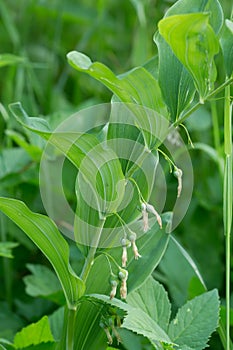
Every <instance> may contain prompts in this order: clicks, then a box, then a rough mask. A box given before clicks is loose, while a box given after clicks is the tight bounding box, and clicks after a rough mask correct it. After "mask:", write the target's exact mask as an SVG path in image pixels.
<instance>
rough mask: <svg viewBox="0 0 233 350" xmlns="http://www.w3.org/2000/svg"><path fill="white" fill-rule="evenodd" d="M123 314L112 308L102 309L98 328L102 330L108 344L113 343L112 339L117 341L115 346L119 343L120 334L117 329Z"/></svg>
mask: <svg viewBox="0 0 233 350" xmlns="http://www.w3.org/2000/svg"><path fill="white" fill-rule="evenodd" d="M124 315H125V314H124V312H122V310H117V309H115V308H114V307H107V308H106V307H104V309H103V313H102V315H101V318H100V323H99V325H100V327H101V328H102V329H103V330H104V332H105V334H106V336H107V339H108V344H110V345H111V344H112V343H113V338H114V337H115V338H116V340H117V344H118V345H119V343H121V337H120V334H119V333H118V331H117V328H120V327H121V325H122V322H123V318H124Z"/></svg>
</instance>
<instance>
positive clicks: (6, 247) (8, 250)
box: [0, 242, 19, 258]
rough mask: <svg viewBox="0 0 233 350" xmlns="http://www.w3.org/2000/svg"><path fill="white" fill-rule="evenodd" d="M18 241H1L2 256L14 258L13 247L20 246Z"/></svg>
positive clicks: (0, 254)
mask: <svg viewBox="0 0 233 350" xmlns="http://www.w3.org/2000/svg"><path fill="white" fill-rule="evenodd" d="M18 245H19V244H18V243H16V242H0V256H4V257H5V258H13V257H14V256H13V254H12V249H13V248H15V247H18Z"/></svg>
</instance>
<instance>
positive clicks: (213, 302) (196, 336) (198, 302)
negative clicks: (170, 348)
mask: <svg viewBox="0 0 233 350" xmlns="http://www.w3.org/2000/svg"><path fill="white" fill-rule="evenodd" d="M218 318H219V298H218V292H217V290H216V289H215V290H212V291H210V292H207V293H204V294H202V295H200V296H198V297H196V298H194V299H192V300H191V301H188V302H187V303H186V304H185V305H184V306H182V307H181V308H180V309H179V311H178V313H177V315H176V317H175V318H174V320H173V321H172V322H171V324H170V326H169V331H168V334H169V336H170V338H171V340H172V341H173V342H174V343H175V344H178V345H180V346H183V345H186V346H189V347H191V348H194V349H195V350H202V349H204V348H205V347H206V346H207V342H208V340H209V337H210V335H211V334H212V332H213V331H214V330H215V329H216V328H217V326H218Z"/></svg>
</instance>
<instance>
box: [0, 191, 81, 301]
mask: <svg viewBox="0 0 233 350" xmlns="http://www.w3.org/2000/svg"><path fill="white" fill-rule="evenodd" d="M0 210H1V211H2V212H3V213H4V214H5V215H7V216H8V217H9V218H10V219H11V220H12V221H14V222H15V223H16V224H17V225H18V226H19V227H20V228H21V229H22V230H23V231H24V232H25V233H26V235H27V236H28V237H29V238H30V239H31V240H32V241H33V242H34V243H35V244H36V245H37V246H38V248H39V249H40V250H41V251H42V253H43V254H44V255H45V256H46V257H47V259H48V260H49V261H50V263H51V264H52V266H53V268H54V270H55V272H56V274H57V276H58V278H59V280H60V282H61V285H62V288H63V291H64V294H65V297H66V301H67V303H68V305H69V307H70V308H75V307H76V304H77V301H78V299H79V297H80V296H81V295H82V294H83V293H84V289H85V287H84V284H83V281H82V280H81V279H80V278H79V277H78V276H76V275H75V273H74V271H73V270H72V268H71V266H70V264H69V247H68V244H67V242H66V240H65V239H64V238H63V237H62V235H61V234H60V232H59V231H58V229H57V227H56V226H55V224H54V222H53V221H52V220H51V219H50V218H48V217H46V216H44V215H41V214H35V213H33V212H32V211H30V210H29V209H28V207H27V206H26V205H25V204H24V203H22V202H21V201H18V200H15V199H9V198H3V197H0Z"/></svg>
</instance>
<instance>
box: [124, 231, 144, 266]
mask: <svg viewBox="0 0 233 350" xmlns="http://www.w3.org/2000/svg"><path fill="white" fill-rule="evenodd" d="M128 231H129V239H128V238H122V240H121V245H122V257H121V260H122V261H121V263H122V267H126V265H127V260H128V254H127V249H128V248H130V247H132V251H133V254H134V258H135V260H138V258H141V255H140V254H139V252H138V247H137V245H136V239H137V235H136V233H135V232H133V231H132V230H130V229H129V228H128Z"/></svg>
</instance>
